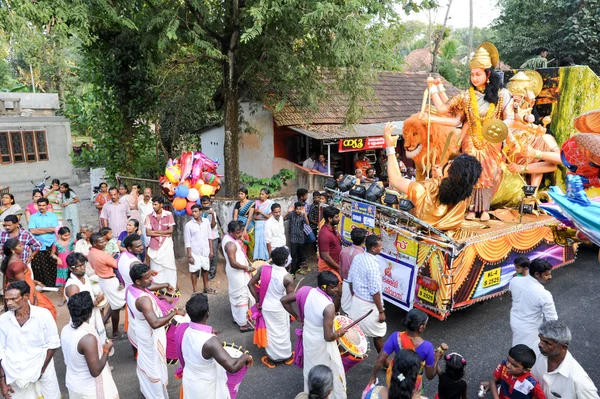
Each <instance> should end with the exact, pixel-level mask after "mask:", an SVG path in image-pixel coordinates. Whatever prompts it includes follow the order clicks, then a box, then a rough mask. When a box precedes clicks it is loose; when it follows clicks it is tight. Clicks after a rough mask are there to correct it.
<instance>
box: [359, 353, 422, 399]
mask: <svg viewBox="0 0 600 399" xmlns="http://www.w3.org/2000/svg"><path fill="white" fill-rule="evenodd" d="M420 360H421V359H419V356H418V355H417V354H416V353H415V352H413V351H411V350H406V349H402V350H400V351H398V352H397V353H396V356H395V358H394V367H393V368H392V381H391V384H390V387H389V388H388V387H384V386H381V385H377V386H369V387H368V388H367V390H366V392H364V393H363V396H362V399H388V398H398V399H422V398H423V397H422V396H421V394H420V393H419V391H418V389H416V385H417V378H418V376H419V365H420V364H419V363H420Z"/></svg>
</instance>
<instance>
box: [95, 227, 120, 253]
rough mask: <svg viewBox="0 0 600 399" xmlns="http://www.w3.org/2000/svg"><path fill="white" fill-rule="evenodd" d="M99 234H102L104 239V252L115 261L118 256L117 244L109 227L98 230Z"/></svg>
mask: <svg viewBox="0 0 600 399" xmlns="http://www.w3.org/2000/svg"><path fill="white" fill-rule="evenodd" d="M100 234H102V235H103V236H104V238H105V239H106V247H105V248H104V252H106V253H108V254H109V255H110V256H112V257H113V258H115V259H116V258H117V256H118V255H119V244H118V243H117V239H116V238H114V237H113V232H112V230H111V229H110V227H103V228H101V229H100Z"/></svg>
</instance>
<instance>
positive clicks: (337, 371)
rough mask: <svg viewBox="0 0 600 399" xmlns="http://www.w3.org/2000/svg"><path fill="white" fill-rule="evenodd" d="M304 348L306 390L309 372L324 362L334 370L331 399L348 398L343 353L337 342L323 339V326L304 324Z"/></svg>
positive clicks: (306, 390)
mask: <svg viewBox="0 0 600 399" xmlns="http://www.w3.org/2000/svg"><path fill="white" fill-rule="evenodd" d="M302 342H303V349H304V369H303V374H304V392H308V373H309V372H310V370H311V369H312V368H313V367H314V366H318V365H319V364H323V365H325V366H327V367H329V368H330V369H331V371H332V372H333V391H332V392H331V394H330V395H329V398H330V399H346V397H347V396H346V373H345V372H344V365H343V363H342V355H341V354H340V350H339V349H338V347H337V343H336V342H335V341H334V342H326V341H325V340H324V339H323V327H320V328H319V327H318V326H317V328H314V327H312V328H311V327H309V326H307V323H305V324H304V329H303V331H302Z"/></svg>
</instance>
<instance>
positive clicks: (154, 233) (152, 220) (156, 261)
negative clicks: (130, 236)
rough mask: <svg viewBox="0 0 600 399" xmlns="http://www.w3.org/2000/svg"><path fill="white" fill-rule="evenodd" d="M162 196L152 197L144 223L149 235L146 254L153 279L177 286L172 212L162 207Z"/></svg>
mask: <svg viewBox="0 0 600 399" xmlns="http://www.w3.org/2000/svg"><path fill="white" fill-rule="evenodd" d="M164 202H165V200H164V198H163V197H152V209H154V212H152V213H151V214H150V215H148V216H146V220H145V223H144V225H145V226H146V235H147V236H148V237H150V245H149V246H148V252H147V255H148V257H149V258H150V267H151V268H152V270H154V271H155V272H156V276H154V281H156V282H157V283H169V284H171V286H172V287H174V288H177V264H176V263H175V252H173V238H172V237H173V226H175V219H174V218H173V214H172V213H171V212H169V211H166V210H164V209H163V205H164Z"/></svg>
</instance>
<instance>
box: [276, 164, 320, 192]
mask: <svg viewBox="0 0 600 399" xmlns="http://www.w3.org/2000/svg"><path fill="white" fill-rule="evenodd" d="M281 169H288V170H291V171H293V172H294V173H296V179H294V180H290V181H288V182H287V186H283V187H282V189H281V193H282V194H288V195H295V194H296V190H297V189H299V188H305V189H307V190H308V192H313V191H315V190H323V187H325V180H327V178H328V176H323V175H320V174H318V173H312V172H311V171H309V170H308V169H305V168H303V167H302V166H301V165H298V164H297V163H294V162H292V161H289V160H287V159H284V158H274V159H273V174H276V173H279V171H280V170H281Z"/></svg>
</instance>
